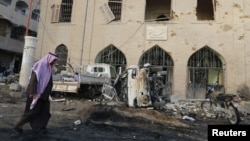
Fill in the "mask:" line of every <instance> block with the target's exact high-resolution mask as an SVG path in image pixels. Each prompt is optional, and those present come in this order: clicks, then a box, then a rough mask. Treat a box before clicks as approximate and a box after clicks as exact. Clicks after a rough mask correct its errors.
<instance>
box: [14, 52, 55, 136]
mask: <svg viewBox="0 0 250 141" xmlns="http://www.w3.org/2000/svg"><path fill="white" fill-rule="evenodd" d="M57 60H58V56H57V55H55V54H53V53H49V54H48V55H46V56H44V57H43V58H41V59H40V60H38V61H37V62H36V63H35V64H34V65H33V67H32V73H31V76H30V78H29V83H28V86H27V89H26V94H27V101H26V106H25V111H24V114H23V116H22V117H21V119H20V121H19V122H18V123H17V124H16V126H15V127H14V128H13V131H14V132H15V133H17V134H20V133H22V127H23V125H24V124H25V123H28V122H29V123H30V126H31V128H32V130H34V131H36V132H37V131H38V132H40V131H41V132H43V133H46V131H47V130H46V127H47V124H48V122H49V119H50V117H51V114H50V101H49V95H50V94H51V91H52V86H53V81H52V73H53V66H54V64H55V63H56V61H57Z"/></svg>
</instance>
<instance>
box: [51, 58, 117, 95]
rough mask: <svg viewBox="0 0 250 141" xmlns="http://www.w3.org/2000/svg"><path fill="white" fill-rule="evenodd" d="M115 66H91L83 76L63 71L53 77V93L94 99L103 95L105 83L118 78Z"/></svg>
mask: <svg viewBox="0 0 250 141" xmlns="http://www.w3.org/2000/svg"><path fill="white" fill-rule="evenodd" d="M116 75H117V74H116V69H115V67H114V66H112V65H109V64H104V63H95V64H89V65H88V66H87V68H86V72H85V73H83V74H77V73H70V72H66V71H62V72H61V73H60V74H57V75H53V88H52V91H53V92H55V93H56V92H60V93H75V94H78V95H79V96H81V97H85V98H90V99H93V98H95V97H97V96H99V95H101V91H102V87H103V84H104V82H105V81H107V80H112V79H115V78H116Z"/></svg>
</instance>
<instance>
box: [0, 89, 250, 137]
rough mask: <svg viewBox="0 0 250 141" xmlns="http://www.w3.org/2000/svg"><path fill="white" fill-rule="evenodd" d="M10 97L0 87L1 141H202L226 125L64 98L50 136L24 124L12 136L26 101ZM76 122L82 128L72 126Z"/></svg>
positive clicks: (54, 109) (54, 104)
mask: <svg viewBox="0 0 250 141" xmlns="http://www.w3.org/2000/svg"><path fill="white" fill-rule="evenodd" d="M9 93H10V91H9V90H8V86H1V90H0V95H1V97H0V106H1V108H0V137H1V140H4V141H12V140H13V141H14V140H15V141H29V140H30V141H31V140H39V141H82V140H88V141H117V140H120V141H131V140H138V141H155V140H159V141H182V140H184V141H194V140H195V141H204V140H207V125H208V124H228V123H226V122H225V121H223V120H221V121H220V120H214V119H204V117H202V116H200V115H198V114H196V115H193V116H194V117H195V119H196V120H195V121H193V122H192V121H188V120H183V119H182V118H181V116H182V115H180V117H179V118H178V116H176V115H174V114H172V113H171V112H166V111H163V110H149V109H147V108H129V107H127V106H125V105H101V104H100V103H99V102H97V101H90V100H88V99H83V98H81V99H79V98H76V97H67V96H66V97H64V99H65V100H63V101H55V100H54V101H51V114H52V117H51V120H50V122H49V124H48V129H49V130H50V132H52V134H46V135H44V134H37V133H34V132H33V131H32V130H31V129H30V127H29V125H28V124H26V125H25V127H24V133H23V134H22V135H14V134H13V132H12V128H13V127H14V125H15V123H16V122H17V121H18V120H19V118H20V116H21V115H22V113H23V109H24V106H25V98H20V99H13V98H12V97H10V94H9ZM76 120H80V121H81V124H79V125H76V124H74V122H75V121H76ZM244 122H246V123H248V122H247V121H244Z"/></svg>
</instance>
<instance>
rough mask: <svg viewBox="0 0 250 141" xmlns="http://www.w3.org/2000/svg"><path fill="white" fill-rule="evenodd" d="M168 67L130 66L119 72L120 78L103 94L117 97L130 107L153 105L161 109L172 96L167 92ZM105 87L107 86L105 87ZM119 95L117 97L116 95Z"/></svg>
mask: <svg viewBox="0 0 250 141" xmlns="http://www.w3.org/2000/svg"><path fill="white" fill-rule="evenodd" d="M166 70H167V69H166V68H165V67H163V66H152V65H144V66H143V67H141V68H140V67H138V66H136V65H135V66H130V67H129V68H128V69H127V70H125V71H124V72H122V73H121V74H119V76H118V77H119V78H118V80H117V81H115V83H114V85H113V89H112V87H110V86H109V87H110V89H109V90H108V91H107V90H106V91H104V92H103V94H102V95H104V97H106V98H107V97H108V98H110V99H112V98H114V101H117V97H118V99H119V100H120V101H123V102H125V104H126V105H127V106H129V107H135V108H136V107H147V108H149V107H152V108H155V109H160V108H161V107H163V106H164V105H165V104H166V102H169V101H170V96H169V95H166V94H165V91H164V89H165V83H166V75H167V71H166ZM104 89H105V88H104ZM116 95H117V97H116Z"/></svg>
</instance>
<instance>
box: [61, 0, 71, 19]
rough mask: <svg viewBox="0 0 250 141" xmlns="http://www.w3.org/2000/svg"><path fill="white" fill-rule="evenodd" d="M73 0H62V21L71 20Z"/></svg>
mask: <svg viewBox="0 0 250 141" xmlns="http://www.w3.org/2000/svg"><path fill="white" fill-rule="evenodd" d="M72 6H73V0H62V4H61V16H60V19H59V20H60V22H71V13H72Z"/></svg>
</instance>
